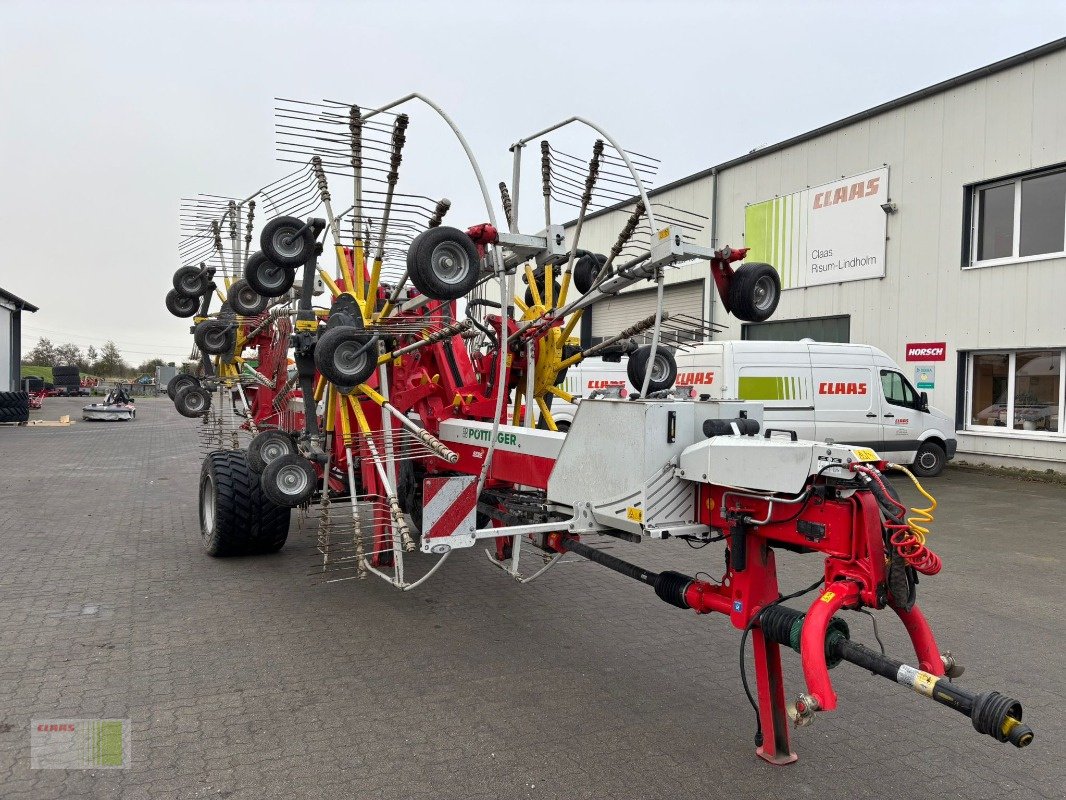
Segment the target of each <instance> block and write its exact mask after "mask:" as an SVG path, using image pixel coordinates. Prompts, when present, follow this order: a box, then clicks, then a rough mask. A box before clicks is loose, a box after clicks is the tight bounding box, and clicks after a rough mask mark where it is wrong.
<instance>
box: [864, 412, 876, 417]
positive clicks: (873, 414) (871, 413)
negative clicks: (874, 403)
mask: <svg viewBox="0 0 1066 800" xmlns="http://www.w3.org/2000/svg"><path fill="white" fill-rule="evenodd" d="M866 416H868V417H876V416H877V414H875V413H874V412H872V411H871V412H870V413H869V414H867V415H866Z"/></svg>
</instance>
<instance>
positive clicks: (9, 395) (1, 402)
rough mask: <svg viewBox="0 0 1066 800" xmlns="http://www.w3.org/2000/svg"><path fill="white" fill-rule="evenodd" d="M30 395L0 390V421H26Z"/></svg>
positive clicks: (28, 414)
mask: <svg viewBox="0 0 1066 800" xmlns="http://www.w3.org/2000/svg"><path fill="white" fill-rule="evenodd" d="M29 418H30V396H29V394H27V393H26V392H0V422H27V421H28V420H29Z"/></svg>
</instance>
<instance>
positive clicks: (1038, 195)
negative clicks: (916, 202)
mask: <svg viewBox="0 0 1066 800" xmlns="http://www.w3.org/2000/svg"><path fill="white" fill-rule="evenodd" d="M973 207H974V208H973V220H972V223H971V225H972V228H973V242H972V243H971V251H970V252H971V253H972V254H973V259H972V260H971V262H970V266H986V265H989V264H996V263H1006V262H1010V261H1018V260H1020V259H1037V258H1053V257H1055V256H1063V255H1066V170H1058V171H1055V172H1045V173H1042V174H1038V175H1029V176H1026V177H1017V178H1012V179H1009V180H1005V181H998V182H996V183H992V184H985V185H983V186H976V187H974V189H973Z"/></svg>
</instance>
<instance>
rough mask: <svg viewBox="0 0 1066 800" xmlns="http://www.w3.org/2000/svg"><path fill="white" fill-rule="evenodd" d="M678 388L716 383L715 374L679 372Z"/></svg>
mask: <svg viewBox="0 0 1066 800" xmlns="http://www.w3.org/2000/svg"><path fill="white" fill-rule="evenodd" d="M676 383H677V385H678V386H693V385H696V384H711V383H714V373H713V372H679V373H677V381H676Z"/></svg>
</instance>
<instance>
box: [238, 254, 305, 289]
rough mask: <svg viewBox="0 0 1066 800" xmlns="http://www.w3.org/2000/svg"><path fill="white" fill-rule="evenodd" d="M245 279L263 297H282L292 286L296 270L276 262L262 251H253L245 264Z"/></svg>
mask: <svg viewBox="0 0 1066 800" xmlns="http://www.w3.org/2000/svg"><path fill="white" fill-rule="evenodd" d="M244 279H245V280H246V281H248V285H249V286H251V287H252V289H253V290H255V291H256V292H258V293H259V294H261V295H262V296H263V297H281V295H283V294H285V292H287V291H289V289H291V288H292V284H293V282H294V281H295V280H296V270H295V269H293V268H292V267H284V266H281V265H279V264H275V263H274V262H273V261H271V260H270V259H268V258H267V257H266V256H265V255H263V254H262V253H252V254H251V255H250V256H248V261H247V262H246V263H245V265H244Z"/></svg>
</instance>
